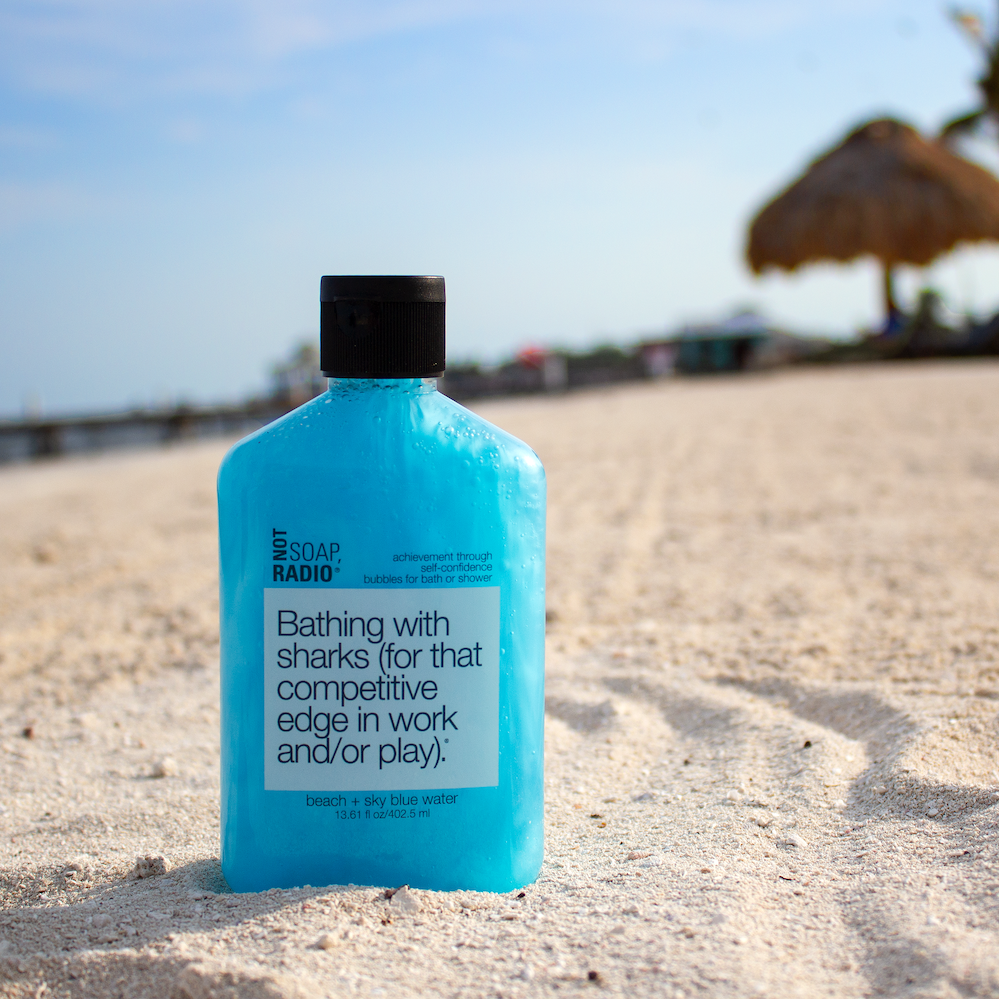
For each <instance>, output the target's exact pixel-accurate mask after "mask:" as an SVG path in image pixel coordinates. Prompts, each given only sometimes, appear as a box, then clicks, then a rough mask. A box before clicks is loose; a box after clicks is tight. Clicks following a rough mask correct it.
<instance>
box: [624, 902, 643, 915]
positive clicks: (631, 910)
mask: <svg viewBox="0 0 999 999" xmlns="http://www.w3.org/2000/svg"><path fill="white" fill-rule="evenodd" d="M621 911H622V912H623V913H624V914H625V915H626V916H640V915H641V914H642V910H641V909H640V908H639V907H638V906H637V905H635V904H634V903H632V904H631V905H626V906H625V907H624V908H623V909H622V910H621Z"/></svg>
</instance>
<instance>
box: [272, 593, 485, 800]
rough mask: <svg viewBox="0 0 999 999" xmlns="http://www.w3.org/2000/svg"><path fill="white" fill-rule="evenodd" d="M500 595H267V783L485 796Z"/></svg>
mask: <svg viewBox="0 0 999 999" xmlns="http://www.w3.org/2000/svg"><path fill="white" fill-rule="evenodd" d="M499 601H500V595H499V587H498V586H490V587H468V588H462V589H458V588H456V589H374V588H365V589H356V590H352V589H351V590H349V589H343V590H341V589H320V588H315V589H308V588H283V587H282V588H280V589H278V588H266V589H265V590H264V657H265V660H264V752H265V754H266V756H265V765H264V787H265V788H266V789H267V790H268V791H380V790H387V791H388V790H391V791H403V790H430V789H433V788H460V787H495V786H496V784H497V783H498V779H499V778H498V770H499Z"/></svg>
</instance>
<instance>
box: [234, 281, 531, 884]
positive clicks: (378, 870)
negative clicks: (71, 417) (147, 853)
mask: <svg viewBox="0 0 999 999" xmlns="http://www.w3.org/2000/svg"><path fill="white" fill-rule="evenodd" d="M320 299H321V366H322V369H323V373H324V375H326V376H327V377H329V390H328V391H327V392H325V393H324V394H322V395H320V396H317V397H316V398H315V399H313V400H312V401H311V402H308V403H306V404H305V405H304V406H301V407H299V408H298V409H296V410H294V411H293V412H291V413H288V414H287V415H286V416H284V417H282V418H281V419H279V420H276V421H275V422H273V423H271V424H269V425H267V426H266V427H264V428H263V429H261V430H259V431H257V432H256V433H254V434H251V435H250V436H249V437H247V438H245V439H244V440H242V441H240V442H239V443H238V444H236V445H235V446H234V447H233V448H232V450H230V451H229V453H228V454H227V455H226V457H225V459H224V460H223V462H222V466H221V468H220V470H219V478H218V502H219V546H220V590H221V600H220V617H221V730H222V731H221V755H222V772H221V782H222V787H221V799H222V800H221V821H222V871H223V874H224V875H225V878H226V880H227V881H228V883H229V885H230V886H231V887H232V888H233V889H234V890H235V891H260V890H264V889H267V888H272V887H282V888H284V887H293V886H298V885H303V884H310V885H325V884H371V885H388V886H396V885H401V884H409V885H412V886H413V887H419V888H429V889H436V890H449V889H458V888H464V889H476V890H480V891H509V890H512V889H514V888H517V887H520V886H523V885H524V884H527V883H529V882H531V881H533V880H534V879H535V878H536V877H537V874H538V871H539V869H540V866H541V859H542V851H543V827H542V805H543V712H544V630H545V602H544V573H545V563H544V551H545V547H544V539H545V479H544V470H543V468H542V466H541V462H540V461H539V459H538V457H537V455H535V453H534V452H533V451H532V450H531V449H530V448H529V447H527V445H525V444H523V443H522V442H521V441H518V440H517V439H516V438H514V437H511V436H510V435H509V434H507V433H505V432H503V431H502V430H500V429H498V428H497V427H494V426H492V425H491V424H490V423H487V422H486V421H485V420H483V419H481V418H480V417H478V416H476V415H475V414H474V413H471V412H469V411H468V410H467V409H465V408H463V407H462V406H460V405H458V404H457V403H455V402H453V401H452V400H451V399H448V398H447V397H446V396H444V395H442V394H441V393H439V392H438V391H437V388H436V377H437V376H439V375H440V374H442V373H443V369H444V302H445V296H444V279H443V278H440V277H324V278H323V279H322V282H321V290H320Z"/></svg>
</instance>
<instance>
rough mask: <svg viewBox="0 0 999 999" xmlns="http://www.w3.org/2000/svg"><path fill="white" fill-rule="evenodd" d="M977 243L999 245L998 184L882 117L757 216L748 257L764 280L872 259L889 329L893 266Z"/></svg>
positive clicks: (892, 312) (892, 310)
mask: <svg viewBox="0 0 999 999" xmlns="http://www.w3.org/2000/svg"><path fill="white" fill-rule="evenodd" d="M979 240H999V181H997V180H996V178H995V177H994V176H993V175H992V174H991V173H989V172H988V171H987V170H985V169H983V168H982V167H980V166H977V165H975V164H974V163H969V162H968V161H967V160H964V159H961V157H959V156H955V155H954V154H953V153H952V152H950V151H949V150H948V149H947V148H946V147H945V146H944V145H943V144H941V143H940V142H930V141H927V140H926V139H924V138H923V137H922V136H921V135H920V134H919V133H918V132H917V131H916V130H915V129H914V128H911V127H910V126H909V125H905V124H903V123H902V122H899V121H895V120H893V119H891V118H882V119H879V120H877V121H872V122H868V123H867V124H866V125H862V126H861V127H859V128H857V129H855V130H854V131H852V132H851V133H850V134H849V135H848V136H847V137H846V138H845V139H844V140H843V141H842V142H841V143H840V144H839V145H838V146H836V148H835V149H833V150H832V151H830V152H828V153H826V154H825V155H824V156H821V157H819V159H817V160H815V161H814V162H813V163H812V164H811V166H809V168H808V170H807V171H806V172H805V174H804V175H803V176H802V177H801V178H800V179H799V180H797V181H795V182H794V183H793V184H792V185H791V186H790V187H789V188H787V189H786V190H785V191H783V192H782V193H781V194H780V195H778V196H777V197H776V198H774V200H773V201H771V202H770V203H769V204H768V205H766V206H765V207H764V208H763V209H762V210H761V211H760V213H759V214H758V215H757V216H756V218H755V219H754V220H753V222H752V224H751V226H750V229H749V239H748V242H747V246H746V257H747V259H748V262H749V265H750V267H751V268H752V269H753V271H754V272H755V273H757V274H759V273H760V272H761V271H763V270H764V269H766V268H768V267H778V268H781V269H783V270H787V271H794V270H795V269H796V268H798V267H800V266H801V265H802V264H808V263H813V262H817V261H820V260H833V261H840V262H846V261H849V260H854V259H856V258H857V257H861V256H873V257H875V258H877V260H878V261H880V263H881V267H882V275H883V277H882V283H883V291H884V307H885V313H886V315H887V317H888V321H889V323H890V322H891V320H892V317H893V316H895V315H896V313H897V312H898V306H897V304H896V302H895V294H894V280H893V276H894V269H895V267H896V266H898V265H899V264H915V265H917V266H924V265H926V264H928V263H930V261H932V260H933V259H934V258H936V257H938V256H940V254H942V253H946V252H947V251H948V250H950V249H952V248H953V247H954V246H955V245H956V244H958V243H962V242H976V241H979Z"/></svg>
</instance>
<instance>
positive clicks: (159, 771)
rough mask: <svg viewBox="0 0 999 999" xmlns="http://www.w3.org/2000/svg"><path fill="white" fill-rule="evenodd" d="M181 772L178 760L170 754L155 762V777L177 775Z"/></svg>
mask: <svg viewBox="0 0 999 999" xmlns="http://www.w3.org/2000/svg"><path fill="white" fill-rule="evenodd" d="M178 773H180V768H179V767H178V766H177V761H176V760H175V759H173V758H172V757H170V756H164V757H163V759H162V760H157V761H156V762H155V763H154V764H153V776H154V777H176V776H177V774H178Z"/></svg>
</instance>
